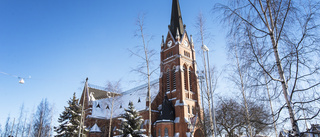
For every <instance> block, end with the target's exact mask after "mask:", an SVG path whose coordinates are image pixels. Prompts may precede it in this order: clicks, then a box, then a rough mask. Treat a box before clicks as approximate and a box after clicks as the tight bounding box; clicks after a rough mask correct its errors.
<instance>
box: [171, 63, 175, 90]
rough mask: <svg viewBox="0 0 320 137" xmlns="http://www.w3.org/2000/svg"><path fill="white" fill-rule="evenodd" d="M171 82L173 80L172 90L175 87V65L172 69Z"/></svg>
mask: <svg viewBox="0 0 320 137" xmlns="http://www.w3.org/2000/svg"><path fill="white" fill-rule="evenodd" d="M172 82H173V90H175V89H176V66H174V67H173V69H172Z"/></svg>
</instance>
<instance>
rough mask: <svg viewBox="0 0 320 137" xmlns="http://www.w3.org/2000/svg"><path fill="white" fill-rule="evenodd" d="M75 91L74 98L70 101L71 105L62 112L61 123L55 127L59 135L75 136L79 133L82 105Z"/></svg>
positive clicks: (59, 136)
mask: <svg viewBox="0 0 320 137" xmlns="http://www.w3.org/2000/svg"><path fill="white" fill-rule="evenodd" d="M78 100H79V99H77V98H76V95H75V93H73V98H72V99H70V100H69V101H68V104H69V106H68V107H64V108H65V110H64V111H63V112H62V114H60V117H59V119H58V122H59V123H61V124H60V125H59V126H58V127H55V132H57V135H56V136H57V137H74V136H77V135H78V132H79V125H80V118H81V106H80V105H79V102H78Z"/></svg>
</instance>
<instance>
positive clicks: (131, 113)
mask: <svg viewBox="0 0 320 137" xmlns="http://www.w3.org/2000/svg"><path fill="white" fill-rule="evenodd" d="M124 110H125V113H124V114H123V115H122V117H121V118H119V120H120V121H121V125H120V129H117V131H118V132H119V133H120V135H121V136H122V137H146V135H145V134H143V133H144V132H145V131H146V130H145V129H140V127H141V124H142V122H143V119H142V117H141V116H140V114H139V112H137V110H136V109H135V108H134V106H133V103H132V102H130V103H129V107H128V109H124Z"/></svg>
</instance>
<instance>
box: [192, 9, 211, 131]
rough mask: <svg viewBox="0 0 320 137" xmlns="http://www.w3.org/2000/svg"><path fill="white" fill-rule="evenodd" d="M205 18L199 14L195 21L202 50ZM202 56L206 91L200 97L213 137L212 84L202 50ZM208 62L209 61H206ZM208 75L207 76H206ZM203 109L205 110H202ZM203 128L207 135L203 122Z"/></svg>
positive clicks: (205, 32)
mask: <svg viewBox="0 0 320 137" xmlns="http://www.w3.org/2000/svg"><path fill="white" fill-rule="evenodd" d="M205 22H206V20H205V18H204V17H203V14H202V13H199V15H198V17H197V21H196V26H195V27H196V28H197V29H198V35H199V37H200V41H201V46H202V47H201V48H204V47H205V45H204V40H205V36H207V35H208V33H207V28H206V26H205ZM202 56H203V65H204V73H205V74H204V78H205V83H206V86H204V87H205V88H206V89H205V90H204V91H205V92H204V94H202V96H205V98H206V100H205V101H206V103H207V104H208V114H209V129H210V132H209V133H211V134H212V136H214V135H215V132H214V128H215V126H214V121H213V120H214V119H213V115H212V114H213V113H212V109H213V100H212V90H210V86H211V85H210V84H212V83H211V82H209V81H211V80H210V79H209V77H208V76H209V75H210V73H209V72H210V70H207V62H206V58H205V57H206V54H205V49H203V50H202ZM208 62H209V61H208ZM208 65H209V64H208ZM208 73H209V74H208ZM205 101H204V100H202V103H205ZM203 109H205V108H203ZM203 124H204V125H203V126H204V129H205V131H204V132H205V135H206V134H209V133H207V131H206V126H207V125H206V122H205V121H204V122H203Z"/></svg>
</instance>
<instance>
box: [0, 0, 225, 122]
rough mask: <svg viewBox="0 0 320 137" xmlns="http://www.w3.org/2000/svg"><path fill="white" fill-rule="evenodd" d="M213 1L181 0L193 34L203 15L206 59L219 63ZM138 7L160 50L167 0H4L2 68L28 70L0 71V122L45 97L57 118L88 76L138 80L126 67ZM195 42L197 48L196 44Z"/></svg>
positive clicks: (131, 62) (101, 80)
mask: <svg viewBox="0 0 320 137" xmlns="http://www.w3.org/2000/svg"><path fill="white" fill-rule="evenodd" d="M217 2H219V1H212V0H200V1H197V2H195V1H194V0H181V1H180V7H181V11H182V18H183V22H184V24H186V25H187V31H188V34H189V35H190V34H192V35H193V36H194V39H195V40H196V39H197V36H196V34H197V31H196V29H195V27H194V25H195V24H196V17H197V15H198V14H199V12H202V13H203V14H204V15H205V17H206V18H207V26H208V28H209V32H210V33H211V34H212V39H210V40H207V42H206V44H207V46H208V47H209V48H210V49H211V50H210V61H211V64H214V65H216V66H217V67H218V69H222V68H223V65H224V64H225V61H226V59H225V58H226V55H225V51H224V45H225V40H224V37H225V31H224V29H223V27H222V26H221V25H219V22H218V21H217V19H215V18H214V17H215V15H214V14H213V13H212V12H211V10H212V8H213V5H214V4H215V3H217ZM141 13H146V18H145V24H146V33H147V34H150V35H152V36H153V39H152V40H151V42H150V47H151V48H152V49H154V50H156V53H157V54H159V52H160V43H161V36H162V35H166V34H167V32H168V25H169V22H170V15H171V0H153V1H148V0H122V1H117V0H112V1H111V0H94V1H88V0H45V1H44V0H28V1H26V0H1V1H0V72H5V73H8V74H12V75H17V76H20V77H25V78H27V77H29V76H31V79H25V84H19V83H18V81H19V79H17V78H15V77H12V76H9V75H5V74H2V73H0V93H1V96H0V110H1V113H0V124H1V125H2V127H3V126H4V124H5V120H6V118H7V116H8V115H10V116H11V117H16V118H18V115H19V114H18V113H19V107H20V106H21V104H23V103H24V105H25V108H26V110H27V111H26V114H28V115H30V114H31V112H32V111H35V110H36V107H37V105H38V104H39V103H40V101H41V99H43V98H47V99H48V101H49V102H50V103H51V104H53V105H54V108H55V112H54V115H55V117H54V119H53V120H54V121H57V117H58V115H59V114H60V113H61V111H63V106H66V105H67V100H68V99H69V98H71V97H72V94H73V92H76V94H77V96H78V97H79V96H80V93H81V92H82V88H83V86H84V83H83V82H84V81H85V79H86V77H88V78H89V83H91V84H95V85H99V86H104V85H105V84H106V82H107V81H117V80H119V79H121V81H122V87H123V90H127V89H130V88H132V87H133V86H134V85H137V84H138V83H136V82H132V81H135V80H141V77H139V75H137V74H135V73H133V72H131V70H132V68H134V67H136V65H137V64H138V63H139V62H140V60H139V59H138V58H135V57H132V56H130V52H129V51H128V49H134V47H135V46H137V45H139V44H140V40H139V39H138V38H136V37H134V33H135V30H136V29H137V27H136V26H135V21H136V18H137V16H138V14H141ZM195 44H196V48H197V49H196V50H199V47H200V44H199V43H197V42H196V43H195ZM197 58H198V62H201V60H200V59H199V57H197ZM158 62H159V55H157V56H156V58H155V63H158ZM156 77H157V76H156Z"/></svg>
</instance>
